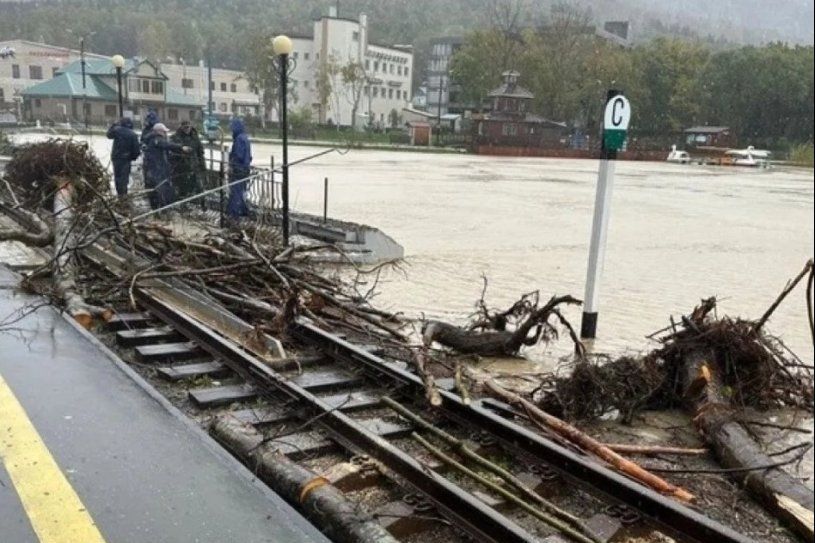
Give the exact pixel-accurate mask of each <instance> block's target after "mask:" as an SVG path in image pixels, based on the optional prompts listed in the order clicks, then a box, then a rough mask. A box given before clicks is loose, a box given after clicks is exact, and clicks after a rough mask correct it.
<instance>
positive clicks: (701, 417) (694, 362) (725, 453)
mask: <svg viewBox="0 0 815 543" xmlns="http://www.w3.org/2000/svg"><path fill="white" fill-rule="evenodd" d="M714 358H715V355H714V353H713V351H712V350H707V349H706V350H695V351H692V352H690V353H689V354H687V355H686V356H685V359H684V368H683V369H684V375H683V383H682V384H683V390H684V391H685V398H686V400H687V403H688V407H689V408H690V409H691V410H692V412H693V413H694V415H695V418H694V423H695V424H696V427H697V428H698V429H699V431H700V432H701V433H702V434H703V436H704V438H705V440H706V441H707V442H708V443H709V444H710V446H711V448H712V449H713V451H714V453H715V454H716V456H717V458H718V460H719V462H720V463H721V464H722V465H723V466H724V467H725V468H736V469H738V468H748V469H745V471H738V472H734V473H733V474H732V477H733V478H734V479H735V480H736V481H737V482H739V483H740V484H742V485H744V486H745V488H747V490H748V491H749V492H750V493H751V494H752V495H753V496H754V497H755V498H756V499H757V500H758V501H760V502H761V503H762V504H763V505H764V506H765V507H766V508H767V509H768V510H769V511H770V512H771V513H773V514H774V515H775V516H776V517H777V518H779V519H780V520H782V521H784V522H785V523H786V524H787V525H789V526H790V527H791V528H792V529H793V530H795V532H796V533H797V534H798V535H800V536H801V537H803V538H804V540H805V541H812V540H813V492H812V490H809V489H808V488H806V487H805V486H804V485H803V484H801V483H800V482H799V481H798V480H797V479H795V478H794V477H792V476H791V475H790V474H788V473H787V472H786V471H784V470H783V469H782V468H781V467H774V468H769V469H763V470H749V468H750V467H752V466H765V465H772V464H775V463H777V459H773V458H770V457H768V456H767V455H766V454H765V453H764V452H763V451H762V450H761V447H760V446H759V444H758V443H756V441H755V440H754V439H753V438H752V437H751V436H750V434H749V433H748V432H747V430H745V428H744V427H743V426H742V425H741V423H739V422H737V421H736V420H735V419H734V417H733V410H732V408H731V406H730V402H729V400H727V398H726V396H725V395H724V393H723V391H722V384H721V382H720V377H719V375H718V372H717V371H716V370H715V367H716V366H715V364H713V363H712V362H713V360H714Z"/></svg>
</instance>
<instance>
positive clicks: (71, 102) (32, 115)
mask: <svg viewBox="0 0 815 543" xmlns="http://www.w3.org/2000/svg"><path fill="white" fill-rule="evenodd" d="M21 95H22V98H23V118H24V119H25V120H28V121H32V120H39V121H52V122H66V123H70V122H75V123H79V122H88V123H90V124H97V125H99V124H108V123H110V122H112V121H115V120H116V119H117V118H118V117H119V106H118V97H119V93H118V82H117V77H116V69H115V68H114V67H113V64H112V62H111V61H110V59H107V58H100V59H94V60H86V63H85V86H84V87H83V85H82V67H81V64H80V62H79V61H77V62H73V63H71V64H68V65H67V66H64V67H63V68H60V69H58V70H57V71H56V75H55V76H54V77H53V78H51V79H49V80H48V81H43V82H41V83H38V84H36V85H32V86H30V87H28V88H27V89H25V90H23V91H22V93H21ZM122 99H123V105H124V115H125V116H127V117H131V118H133V120H135V121H136V122H139V121H141V120H142V119H143V118H144V116H145V115H146V114H147V112H148V111H149V110H151V109H152V110H155V111H156V112H157V113H158V115H159V117H160V118H161V120H162V122H163V123H164V124H166V125H167V126H170V127H174V126H177V125H178V124H179V123H180V122H181V121H183V120H191V121H200V120H201V119H202V113H201V112H202V109H203V106H204V103H203V102H201V101H199V100H198V99H196V98H195V97H193V96H185V95H183V94H179V93H177V92H176V91H174V90H173V89H171V88H170V87H169V85H168V78H167V76H166V75H164V73H162V71H161V70H159V69H158V67H156V66H155V65H153V64H152V63H151V62H149V61H146V60H143V59H137V58H135V59H127V60H126V61H125V65H124V67H123V68H122Z"/></svg>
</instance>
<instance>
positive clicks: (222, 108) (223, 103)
mask: <svg viewBox="0 0 815 543" xmlns="http://www.w3.org/2000/svg"><path fill="white" fill-rule="evenodd" d="M218 109H219V110H220V111H222V112H224V113H226V102H221V103H220V105H218Z"/></svg>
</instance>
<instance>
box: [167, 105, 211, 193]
mask: <svg viewBox="0 0 815 543" xmlns="http://www.w3.org/2000/svg"><path fill="white" fill-rule="evenodd" d="M170 141H171V142H173V143H177V144H178V145H182V146H184V147H189V148H190V152H189V153H188V154H184V153H171V154H170V167H171V169H172V172H173V186H174V187H175V192H176V196H178V197H179V198H181V199H183V198H187V197H189V196H192V195H193V194H198V193H199V192H201V190H202V187H201V179H200V178H199V176H200V177H203V169H204V165H205V164H204V146H203V144H201V138H199V137H198V131H197V130H196V129H195V128H194V127H193V126H192V124H191V123H190V121H182V122H181V126H180V127H179V128H178V130H176V131H175V134H173V135H172V137H171V138H170Z"/></svg>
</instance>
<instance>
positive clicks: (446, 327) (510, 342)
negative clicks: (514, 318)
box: [422, 296, 582, 356]
mask: <svg viewBox="0 0 815 543" xmlns="http://www.w3.org/2000/svg"><path fill="white" fill-rule="evenodd" d="M581 303H582V302H581V301H580V300H578V299H577V298H574V297H572V296H553V297H552V298H550V299H549V301H548V302H546V303H545V304H544V305H543V306H541V307H539V308H537V309H535V310H534V311H532V312H531V313H529V314H528V315H527V316H526V318H525V319H524V320H523V322H521V323H520V324H519V325H518V327H517V328H516V329H515V330H513V331H507V330H496V331H487V332H480V331H476V330H473V329H467V328H460V327H458V326H453V325H452V324H448V323H446V322H441V321H434V320H430V321H426V322H425V323H424V325H423V326H422V341H423V342H424V344H425V345H426V346H429V345H430V344H432V343H433V342H434V341H435V342H438V343H440V344H441V345H444V346H445V347H450V348H451V349H455V350H456V351H458V352H459V353H462V354H478V355H481V356H503V355H510V356H512V355H515V354H517V353H518V351H519V350H520V349H521V347H523V346H524V345H534V344H535V343H537V341H538V339H539V338H540V331H541V329H542V327H544V326H548V324H547V320H548V319H549V317H550V316H552V315H556V316H558V317H559V319H560V321H561V322H564V321H565V319H563V318H562V315H560V314H559V313H558V311H557V308H558V306H559V305H561V304H573V305H580V304H581ZM569 328H571V327H569ZM536 329H537V331H535V330H536ZM533 331H535V332H533ZM530 334H531V335H530ZM572 335H573V334H572Z"/></svg>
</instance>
